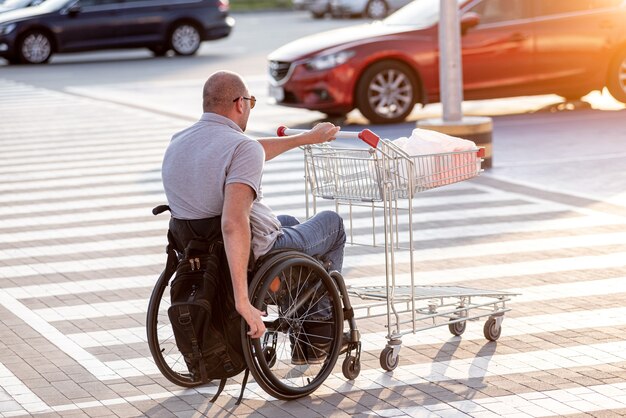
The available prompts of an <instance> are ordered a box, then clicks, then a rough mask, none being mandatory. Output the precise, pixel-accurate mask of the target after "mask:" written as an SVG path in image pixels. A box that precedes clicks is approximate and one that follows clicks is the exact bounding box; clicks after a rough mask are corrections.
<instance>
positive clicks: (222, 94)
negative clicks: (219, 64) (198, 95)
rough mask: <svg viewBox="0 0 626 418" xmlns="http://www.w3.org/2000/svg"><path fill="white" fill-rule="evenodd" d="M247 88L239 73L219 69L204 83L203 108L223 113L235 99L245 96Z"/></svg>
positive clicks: (207, 110)
mask: <svg viewBox="0 0 626 418" xmlns="http://www.w3.org/2000/svg"><path fill="white" fill-rule="evenodd" d="M247 90H248V89H247V88H246V84H245V83H244V82H243V80H242V79H241V77H240V76H239V74H237V73H233V72H231V71H218V72H216V73H213V74H211V76H210V77H209V79H208V80H207V81H206V83H204V90H203V92H202V108H203V110H204V111H205V112H213V113H218V114H223V113H224V112H226V111H227V110H228V109H229V108H230V107H232V103H233V100H234V99H236V98H238V97H240V96H245V95H246V93H247Z"/></svg>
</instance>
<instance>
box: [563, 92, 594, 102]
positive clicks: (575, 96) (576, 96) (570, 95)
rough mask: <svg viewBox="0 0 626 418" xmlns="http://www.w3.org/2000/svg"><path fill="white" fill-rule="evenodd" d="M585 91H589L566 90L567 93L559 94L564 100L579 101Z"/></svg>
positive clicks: (585, 93) (584, 94)
mask: <svg viewBox="0 0 626 418" xmlns="http://www.w3.org/2000/svg"><path fill="white" fill-rule="evenodd" d="M587 93H589V92H588V91H585V92H582V91H578V92H576V91H574V92H567V93H561V94H559V96H561V97H562V98H564V99H565V101H566V102H578V101H580V99H581V98H582V97H583V96H586V95H587Z"/></svg>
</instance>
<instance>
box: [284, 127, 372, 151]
mask: <svg viewBox="0 0 626 418" xmlns="http://www.w3.org/2000/svg"><path fill="white" fill-rule="evenodd" d="M303 132H308V130H306V129H290V128H287V127H286V126H281V127H280V128H278V130H277V132H276V133H277V134H278V136H287V135H296V134H301V133H303ZM335 138H346V139H360V140H361V141H363V142H365V143H366V144H367V145H369V146H370V147H372V148H376V147H377V146H378V142H379V141H380V137H379V136H378V135H376V134H375V133H374V132H372V131H370V130H369V129H363V130H362V131H361V132H354V131H339V132H337V135H335Z"/></svg>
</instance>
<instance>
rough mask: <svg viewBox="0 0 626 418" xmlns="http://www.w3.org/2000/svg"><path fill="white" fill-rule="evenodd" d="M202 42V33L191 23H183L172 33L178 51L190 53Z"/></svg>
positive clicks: (173, 42)
mask: <svg viewBox="0 0 626 418" xmlns="http://www.w3.org/2000/svg"><path fill="white" fill-rule="evenodd" d="M198 44H200V34H198V31H197V30H196V28H194V27H193V26H191V25H182V26H179V27H177V28H176V30H175V31H174V33H173V34H172V46H173V47H174V49H176V51H178V52H180V53H183V54H189V53H191V52H193V51H195V50H196V49H197V48H198Z"/></svg>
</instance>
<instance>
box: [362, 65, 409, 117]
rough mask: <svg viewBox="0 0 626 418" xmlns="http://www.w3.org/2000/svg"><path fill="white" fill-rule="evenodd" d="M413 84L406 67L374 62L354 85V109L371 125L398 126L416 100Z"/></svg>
mask: <svg viewBox="0 0 626 418" xmlns="http://www.w3.org/2000/svg"><path fill="white" fill-rule="evenodd" d="M414 80H415V79H414V75H413V73H412V71H411V70H410V69H409V68H408V67H407V66H406V65H404V64H401V63H399V62H396V61H381V62H378V63H376V64H374V65H372V66H371V67H369V68H368V69H367V70H366V71H365V72H364V73H363V76H361V78H360V80H359V82H358V83H357V90H356V104H357V107H358V109H359V110H360V111H361V113H362V114H363V116H365V117H366V118H367V119H369V120H370V122H372V123H397V122H402V121H403V120H404V119H406V117H407V116H408V115H409V114H410V113H411V111H412V110H413V107H414V106H415V102H416V99H417V97H418V96H417V87H416V83H415V81H414Z"/></svg>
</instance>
